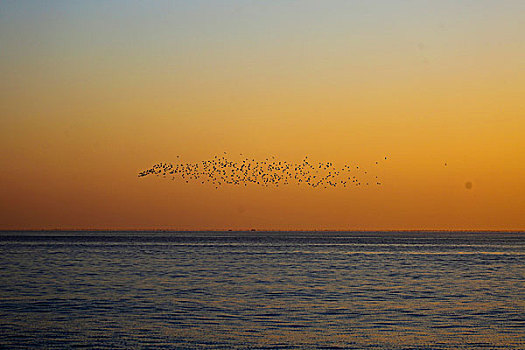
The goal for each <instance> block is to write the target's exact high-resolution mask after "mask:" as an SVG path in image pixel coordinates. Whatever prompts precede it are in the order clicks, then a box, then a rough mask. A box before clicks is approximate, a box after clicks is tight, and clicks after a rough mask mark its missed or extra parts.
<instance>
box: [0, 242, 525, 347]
mask: <svg viewBox="0 0 525 350" xmlns="http://www.w3.org/2000/svg"><path fill="white" fill-rule="evenodd" d="M0 254H1V255H0V261H1V265H0V347H2V348H9V349H12V348H27V347H44V348H73V347H79V348H82V347H86V348H108V349H115V348H132V349H133V348H137V349H139V348H169V349H171V348H190V349H193V348H232V347H233V348H272V349H273V348H338V347H341V348H355V349H363V348H373V349H383V348H385V349H406V348H416V349H456V348H472V349H474V348H475V349H479V348H489V349H494V348H521V349H523V348H525V288H524V287H525V234H519V233H423V232H421V233H416V232H411V233H340V232H339V233H329V232H323V233H319V232H317V233H308V232H289V233H267V232H250V233H236V232H226V233H166V232H162V233H151V232H149V233H148V232H140V233H138V232H133V233H130V232H127V233H126V232H104V233H102V232H84V233H82V232H74V233H67V232H47V233H24V232H18V233H17V232H4V233H1V234H0Z"/></svg>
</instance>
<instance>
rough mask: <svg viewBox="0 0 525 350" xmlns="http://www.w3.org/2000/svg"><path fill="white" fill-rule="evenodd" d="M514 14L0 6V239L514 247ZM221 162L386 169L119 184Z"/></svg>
mask: <svg viewBox="0 0 525 350" xmlns="http://www.w3.org/2000/svg"><path fill="white" fill-rule="evenodd" d="M524 11H525V5H524V3H523V2H522V1H475V2H470V1H465V2H461V3H458V2H457V1H435V2H401V1H399V2H398V1H386V0H385V1H377V2H373V4H371V3H370V2H368V1H362V2H359V1H357V2H346V1H329V2H317V1H304V2H294V1H280V2H254V3H248V2H244V1H243V2H241V1H239V2H236V1H223V2H205V1H202V2H201V1H195V2H193V1H192V2H180V3H178V2H156V3H155V4H148V5H146V4H145V3H142V2H133V1H130V2H127V1H126V2H121V3H119V2H113V3H110V4H108V3H90V4H87V3H71V2H62V1H51V2H45V4H44V3H40V4H37V3H33V2H27V3H25V2H11V3H2V4H0V47H2V50H1V53H0V77H1V79H0V88H1V94H0V136H1V138H0V145H1V147H2V149H3V152H1V153H0V162H1V164H2V171H1V172H0V229H53V228H63V229H105V228H112V229H117V228H122V229H185V230H186V229H188V230H190V229H205V230H207V229H247V228H252V227H253V228H257V229H347V230H356V229H366V230H374V229H389V230H393V229H480V230H525V106H524V101H525V99H524V96H525V63H524V60H523V57H525V41H524V40H523V33H524V32H525V22H524V21H523V18H522V14H523V13H524ZM225 151H226V152H229V153H231V154H239V153H243V154H245V155H247V156H249V157H251V158H252V157H253V158H258V159H262V158H265V157H267V156H269V155H275V156H276V157H278V158H279V159H282V160H287V161H291V162H299V161H301V160H302V159H303V158H304V156H306V155H308V156H309V158H310V159H312V160H314V161H332V162H334V163H336V164H341V165H342V164H344V163H345V162H355V163H359V164H361V165H362V166H364V167H372V166H373V164H374V162H375V161H376V160H378V159H383V157H384V156H385V155H387V156H388V158H389V159H388V162H383V163H382V164H381V165H380V167H379V168H378V170H377V172H378V174H380V175H381V178H382V183H383V185H382V186H381V187H380V188H378V187H374V188H358V189H357V188H356V189H343V188H335V189H326V190H325V189H313V188H305V187H301V186H296V187H294V186H286V187H279V188H260V187H256V186H248V187H243V188H241V187H235V186H224V187H221V188H219V189H215V188H214V187H213V186H208V185H200V184H186V183H182V182H180V181H167V180H164V179H162V178H155V177H146V178H138V177H137V173H138V172H139V171H141V170H143V169H146V168H148V167H150V166H151V165H153V164H154V163H157V162H165V161H167V162H175V161H176V156H177V155H180V156H181V158H182V159H183V161H187V162H195V161H201V160H205V159H209V158H211V157H213V156H214V155H216V154H220V153H222V152H225ZM445 162H446V163H447V166H446V167H445V166H444V163H445ZM466 182H471V183H472V188H471V189H467V188H466V187H465V183H466Z"/></svg>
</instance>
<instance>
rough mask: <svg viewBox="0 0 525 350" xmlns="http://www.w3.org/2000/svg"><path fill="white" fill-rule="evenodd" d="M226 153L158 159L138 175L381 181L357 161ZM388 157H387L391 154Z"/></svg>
mask: <svg viewBox="0 0 525 350" xmlns="http://www.w3.org/2000/svg"><path fill="white" fill-rule="evenodd" d="M226 154H227V153H226V152H224V155H222V156H215V157H214V158H212V159H210V160H203V161H201V162H196V163H178V164H172V163H157V164H155V165H153V166H152V167H151V168H149V169H146V170H144V171H141V172H140V173H139V174H138V176H139V177H144V176H148V175H155V176H161V177H164V178H171V180H175V179H176V178H177V177H180V178H181V179H182V180H183V181H185V182H186V183H189V182H190V181H195V182H200V183H202V184H206V183H211V184H212V185H214V186H215V188H219V186H222V185H242V186H247V185H248V184H256V185H260V186H265V187H270V186H276V187H278V186H280V185H289V184H292V183H294V184H297V185H307V186H311V187H315V188H317V187H318V188H329V187H351V186H353V187H356V186H357V187H359V186H370V185H372V186H380V185H381V182H380V180H379V178H378V177H377V176H375V177H372V175H368V170H364V169H362V168H360V167H359V165H357V164H345V165H344V166H342V167H336V166H335V165H334V164H333V163H332V162H311V161H309V160H308V156H307V157H305V158H304V160H303V161H302V162H301V163H291V162H286V161H280V160H276V159H275V157H270V158H266V159H265V160H263V161H258V160H255V159H248V158H245V159H242V160H241V161H231V160H229V159H228V158H226V157H225V155H226ZM241 156H242V154H241ZM177 158H179V156H177ZM384 159H385V160H386V159H387V157H385V158H384ZM379 164H380V163H379V162H378V161H376V162H375V164H374V165H373V166H375V167H377V166H379ZM365 175H368V176H365ZM363 178H365V179H366V178H368V180H365V179H363ZM370 179H371V180H370Z"/></svg>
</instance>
